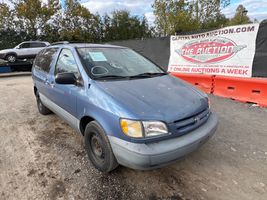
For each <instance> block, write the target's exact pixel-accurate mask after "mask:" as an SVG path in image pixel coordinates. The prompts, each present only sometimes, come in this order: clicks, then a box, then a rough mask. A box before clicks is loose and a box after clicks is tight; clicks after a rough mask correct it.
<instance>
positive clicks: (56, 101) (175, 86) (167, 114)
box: [32, 43, 218, 172]
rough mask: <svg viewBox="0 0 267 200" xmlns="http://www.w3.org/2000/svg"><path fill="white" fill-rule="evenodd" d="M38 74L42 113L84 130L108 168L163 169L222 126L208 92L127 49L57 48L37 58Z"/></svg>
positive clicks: (100, 164)
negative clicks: (210, 103)
mask: <svg viewBox="0 0 267 200" xmlns="http://www.w3.org/2000/svg"><path fill="white" fill-rule="evenodd" d="M32 77H33V84H34V94H35V96H36V100H37V106H38V110H39V112H40V113H41V114H43V115H47V114H50V113H51V112H53V113H56V114H57V115H58V116H60V117H61V118H62V119H64V120H65V121H66V122H67V123H68V124H69V125H70V126H71V127H73V128H74V129H75V130H77V132H79V133H81V134H82V135H83V136H84V141H85V148H86V152H87V154H88V157H89V159H90V160H91V162H92V164H93V165H94V166H95V167H96V168H97V169H98V170H100V171H102V172H109V171H112V170H113V169H115V168H116V167H117V166H118V165H119V164H121V165H123V166H127V167H130V168H134V169H141V170H145V169H154V168H158V167H161V166H163V165H166V164H168V163H171V162H173V161H176V160H178V159H179V158H181V157H183V156H185V155H187V154H189V153H191V152H192V151H194V150H196V149H197V148H198V147H200V146H201V145H202V144H203V143H204V142H205V141H207V140H208V139H209V138H210V137H211V136H212V135H213V134H214V133H215V131H216V129H217V125H218V120H217V117H216V115H215V114H214V113H212V112H211V110H210V105H209V99H208V97H207V95H206V94H204V93H203V92H201V91H199V90H198V89H196V88H195V87H193V86H191V85H189V84H187V83H185V82H184V81H182V80H180V79H178V78H176V77H173V76H172V75H170V74H168V73H166V72H165V71H164V70H163V69H161V68H160V67H159V66H157V65H156V64H154V63H153V62H152V61H150V60H148V59H147V58H145V57H143V56H141V55H140V54H138V53H136V52H135V51H133V50H131V49H129V48H125V47H119V46H112V45H98V44H70V43H64V44H55V45H51V46H49V47H47V48H45V49H44V50H42V51H41V52H40V53H39V54H38V55H37V57H36V59H35V61H34V64H33V69H32Z"/></svg>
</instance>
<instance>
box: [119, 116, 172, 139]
mask: <svg viewBox="0 0 267 200" xmlns="http://www.w3.org/2000/svg"><path fill="white" fill-rule="evenodd" d="M120 125H121V129H122V131H123V133H124V134H125V135H127V136H130V137H134V138H142V137H153V136H159V135H164V134H168V128H167V126H166V124H165V123H163V122H160V121H135V120H129V119H121V121H120Z"/></svg>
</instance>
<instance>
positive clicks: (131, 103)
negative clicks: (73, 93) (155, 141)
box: [96, 75, 208, 123]
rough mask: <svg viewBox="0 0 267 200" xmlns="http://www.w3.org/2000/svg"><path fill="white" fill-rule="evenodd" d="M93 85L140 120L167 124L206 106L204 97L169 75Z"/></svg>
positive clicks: (206, 102) (206, 101) (99, 82)
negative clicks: (158, 121)
mask: <svg viewBox="0 0 267 200" xmlns="http://www.w3.org/2000/svg"><path fill="white" fill-rule="evenodd" d="M96 84H97V85H98V86H99V87H101V88H102V90H104V91H105V92H106V93H108V94H109V95H110V96H112V98H113V99H115V100H116V101H118V102H119V103H120V104H121V105H123V106H124V109H127V110H128V111H130V112H131V113H132V114H133V115H134V116H136V118H137V119H140V120H161V121H165V122H168V123H170V122H173V121H176V120H180V119H183V118H186V117H190V116H192V115H194V114H197V113H199V112H201V111H203V110H204V109H206V108H207V107H208V99H207V96H206V95H205V94H202V92H200V91H198V90H197V89H195V88H193V86H190V85H188V84H187V83H184V82H183V81H181V80H179V79H178V78H175V77H173V76H171V75H164V76H159V77H153V78H145V79H133V80H120V81H106V82H101V81H97V82H96Z"/></svg>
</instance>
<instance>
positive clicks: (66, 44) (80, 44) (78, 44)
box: [50, 42, 126, 48]
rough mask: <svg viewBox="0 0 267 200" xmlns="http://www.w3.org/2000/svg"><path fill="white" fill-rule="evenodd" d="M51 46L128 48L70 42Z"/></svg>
mask: <svg viewBox="0 0 267 200" xmlns="http://www.w3.org/2000/svg"><path fill="white" fill-rule="evenodd" d="M50 46H71V47H74V48H85V47H89V48H126V47H122V46H116V45H110V44H92V43H68V42H57V43H53V44H51V45H50Z"/></svg>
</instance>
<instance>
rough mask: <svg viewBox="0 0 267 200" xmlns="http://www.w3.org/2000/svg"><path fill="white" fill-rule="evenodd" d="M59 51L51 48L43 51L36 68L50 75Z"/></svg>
mask: <svg viewBox="0 0 267 200" xmlns="http://www.w3.org/2000/svg"><path fill="white" fill-rule="evenodd" d="M57 50H58V48H49V49H45V50H43V51H41V52H40V53H39V54H38V56H37V57H36V59H35V63H34V67H35V68H36V69H39V70H42V71H44V72H47V73H48V72H49V71H50V67H51V62H52V61H53V60H54V58H55V56H56V53H57Z"/></svg>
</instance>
